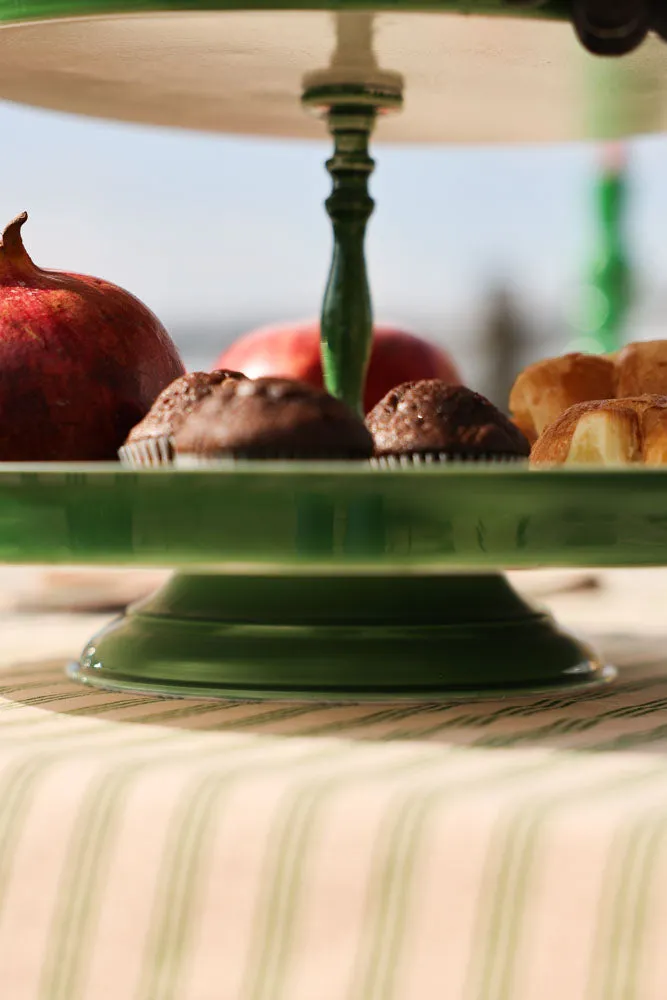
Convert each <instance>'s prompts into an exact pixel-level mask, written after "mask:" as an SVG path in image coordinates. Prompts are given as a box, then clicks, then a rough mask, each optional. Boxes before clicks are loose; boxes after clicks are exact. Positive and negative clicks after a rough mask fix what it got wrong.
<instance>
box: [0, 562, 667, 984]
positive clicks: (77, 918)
mask: <svg viewBox="0 0 667 1000" xmlns="http://www.w3.org/2000/svg"><path fill="white" fill-rule="evenodd" d="M662 579H663V587H664V591H663V592H664V593H665V595H667V586H665V582H666V581H665V578H664V577H663V578H662ZM635 590H636V588H635ZM586 599H587V598H584V597H582V598H581V599H580V602H579V604H580V605H581V602H582V601H583V603H584V604H585V601H586ZM588 600H590V601H592V600H593V598H592V597H591V598H588ZM627 603H628V602H626V604H627ZM629 603H632V602H631V601H629ZM591 616H592V618H593V619H594V618H595V615H594V614H593V613H592V612H591ZM58 623H59V624H58ZM95 624H97V623H96V622H95V623H93V622H92V621H90V620H88V619H87V618H86V619H85V620H84V619H78V618H71V619H68V618H63V617H62V616H61V617H60V618H58V617H57V616H53V617H51V618H48V619H47V618H42V617H34V616H32V617H16V615H12V614H8V615H7V616H6V617H5V618H4V619H2V621H0V645H1V646H2V656H1V658H0V659H1V664H2V666H1V668H0V984H1V985H0V997H2V1000H237V998H238V1000H430V998H436V997H437V998H439V1000H583V998H585V1000H634V998H637V1000H665V998H666V997H667V948H666V947H665V941H666V940H667V622H665V625H664V631H662V630H661V628H660V627H659V622H658V623H656V622H653V623H652V625H651V627H650V628H647V630H646V631H645V632H642V634H641V635H639V634H638V633H637V632H636V631H635V632H634V633H628V634H625V635H618V634H617V635H614V634H611V633H610V632H609V630H607V634H606V635H602V636H598V640H599V642H601V644H602V645H603V647H604V649H605V651H606V653H607V654H608V656H609V657H610V658H612V659H613V660H615V662H616V663H617V664H618V665H619V666H620V667H621V675H620V679H619V680H618V682H617V683H616V684H615V685H614V686H610V687H605V688H602V689H599V690H597V691H593V692H590V693H588V694H587V695H575V694H563V695H558V694H551V695H541V696H539V697H537V696H535V697H511V698H506V699H502V700H497V701H492V702H473V701H469V702H464V703H462V702H458V703H452V704H422V705H418V706H406V705H405V704H400V705H398V704H386V705H357V706H346V707H345V706H331V705H312V704H311V705H303V704H296V703H284V704H275V703H272V704H267V705H259V704H251V703H244V702H230V703H226V704H222V703H213V702H203V701H194V700H191V701H169V700H155V699H150V698H145V697H136V696H135V697H130V696H125V695H119V694H100V693H91V692H90V691H88V690H86V689H83V688H78V687H76V686H75V685H73V684H72V683H70V682H69V681H68V680H66V679H65V677H64V676H63V666H64V663H65V660H66V652H67V650H68V649H69V645H68V644H71V652H72V653H74V652H76V649H77V647H78V645H79V642H83V640H84V638H85V637H86V635H87V634H88V633H89V632H90V630H91V628H92V627H93V626H94V625H95ZM57 627H59V628H60V632H57V631H56V629H57ZM19 635H20V636H21V637H22V645H23V647H24V646H25V643H26V641H28V639H29V641H30V649H31V650H32V652H33V656H32V662H28V659H29V658H28V657H27V655H26V651H25V648H22V649H21V650H20V651H19V650H17V648H16V642H17V637H18V636H19ZM49 642H51V644H52V649H53V655H51V656H50V657H49V658H46V656H45V649H46V648H47V647H48V644H49ZM35 654H38V655H35ZM19 661H21V662H19Z"/></svg>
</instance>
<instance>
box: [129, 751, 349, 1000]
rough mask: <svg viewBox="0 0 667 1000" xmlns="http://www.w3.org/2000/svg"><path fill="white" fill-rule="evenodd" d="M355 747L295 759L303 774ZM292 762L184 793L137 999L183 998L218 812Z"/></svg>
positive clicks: (219, 778)
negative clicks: (244, 785)
mask: <svg viewBox="0 0 667 1000" xmlns="http://www.w3.org/2000/svg"><path fill="white" fill-rule="evenodd" d="M352 753H353V751H352V749H351V748H350V747H349V746H346V745H344V744H343V745H340V744H339V745H331V744H329V745H327V746H325V747H321V746H317V747H312V748H311V749H310V752H307V753H306V752H304V754H303V755H302V756H301V757H300V758H298V759H296V760H292V761H290V763H289V765H288V766H289V767H290V770H291V771H292V772H297V771H298V770H299V768H301V767H303V766H310V765H311V764H313V763H317V762H318V761H319V760H321V761H323V762H327V761H331V760H336V759H340V760H344V759H346V758H348V757H350V756H351V754H352ZM285 766H286V764H285V762H284V761H282V760H275V759H266V760H260V761H258V762H257V763H255V764H251V765H249V766H248V765H246V767H245V768H244V769H243V770H242V771H241V772H239V770H238V768H232V769H231V770H228V771H224V772H222V773H220V772H216V773H215V774H213V775H206V776H205V777H204V778H203V779H202V780H201V781H200V782H199V783H198V784H197V785H196V786H195V788H194V790H193V791H192V792H190V793H189V794H187V795H186V796H184V798H183V800H182V803H181V806H180V809H179V813H178V818H177V819H175V820H174V822H173V826H172V830H171V833H170V838H169V842H168V845H167V847H166V848H165V853H164V856H163V859H162V863H161V872H160V876H159V878H158V886H159V890H158V892H159V895H158V898H157V899H156V901H155V908H154V914H153V917H152V920H151V936H150V943H149V945H148V947H147V950H146V954H145V960H144V967H143V970H142V975H141V983H140V987H139V990H138V992H137V996H136V1000H154V998H156V997H160V998H161V1000H171V998H175V1000H178V995H179V994H178V990H179V987H180V983H181V978H182V976H183V974H184V968H183V961H184V956H185V955H186V954H187V943H188V939H189V936H190V935H191V934H192V932H193V922H194V912H195V902H196V899H197V896H198V894H199V892H200V891H201V886H202V882H203V878H204V875H205V870H206V859H207V857H209V856H210V854H209V852H210V850H211V846H212V845H211V840H210V834H211V823H212V819H213V815H214V811H215V810H216V809H219V808H220V806H221V802H222V800H223V798H224V796H226V795H227V794H228V793H229V792H230V791H231V789H232V787H233V786H234V784H235V783H237V782H238V781H241V780H243V781H246V780H248V778H252V777H257V776H258V775H266V774H269V773H270V772H271V771H274V770H280V769H282V768H284V767H285Z"/></svg>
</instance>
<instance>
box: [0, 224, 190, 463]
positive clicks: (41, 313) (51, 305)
mask: <svg viewBox="0 0 667 1000" xmlns="http://www.w3.org/2000/svg"><path fill="white" fill-rule="evenodd" d="M26 219H27V216H26V215H25V214H24V215H22V216H19V217H18V219H16V220H14V222H13V223H10V225H9V226H8V227H7V228H6V230H5V232H4V233H3V238H2V244H1V245H0V461H4V462H11V461H105V460H112V459H116V458H117V451H118V448H119V447H120V446H121V445H122V443H123V441H124V440H125V438H126V437H127V434H128V432H129V431H130V429H131V428H132V427H133V426H134V425H135V424H136V423H138V422H139V420H141V419H142V417H143V416H145V414H146V413H147V412H148V410H149V409H150V407H151V405H152V403H153V401H154V399H155V397H156V396H157V395H158V393H160V392H161V391H162V389H164V388H165V386H167V385H168V384H169V383H170V382H173V380H174V379H175V378H178V377H179V376H180V375H182V374H184V371H185V369H184V367H183V362H182V361H181V359H180V357H179V354H178V351H177V350H176V347H175V345H174V344H173V343H172V341H171V339H170V337H169V335H168V333H167V331H166V330H165V329H164V327H163V326H162V324H161V323H160V321H159V320H158V319H157V317H156V316H154V315H153V313H152V312H151V311H150V310H149V309H147V308H146V306H144V305H143V303H141V302H140V301H139V300H138V299H136V298H135V297H134V296H133V295H131V294H130V293H129V292H126V291H124V290H123V289H122V288H119V287H117V286H116V285H112V284H111V283H110V282H108V281H103V280H102V279H100V278H91V277H87V276H85V275H79V274H69V273H65V272H60V271H45V270H42V269H41V268H38V267H36V266H35V264H33V262H32V261H31V259H30V257H29V256H28V254H27V253H26V251H25V249H24V247H23V243H22V241H21V236H20V229H21V226H22V225H23V223H24V222H25V221H26Z"/></svg>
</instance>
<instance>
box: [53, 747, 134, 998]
mask: <svg viewBox="0 0 667 1000" xmlns="http://www.w3.org/2000/svg"><path fill="white" fill-rule="evenodd" d="M145 767H146V764H145V763H144V764H143V765H142V764H140V763H138V762H137V761H131V762H130V763H127V764H125V765H124V766H122V767H120V768H119V767H117V766H116V767H115V769H114V770H110V771H107V772H104V773H102V774H101V775H99V776H98V777H97V778H96V780H95V782H94V783H93V785H92V787H90V788H89V789H88V791H87V793H86V796H85V799H84V801H83V803H82V805H81V808H80V809H79V813H78V815H77V821H76V826H75V827H74V830H73V833H72V839H71V842H70V845H69V849H68V855H67V859H66V861H65V865H64V867H63V870H62V872H61V876H60V883H59V886H58V899H57V905H56V909H55V913H54V916H53V920H52V924H51V930H50V933H49V936H48V945H47V951H46V954H45V956H44V961H43V965H42V973H41V979H40V988H39V996H40V997H41V998H43V1000H74V998H75V997H79V996H81V987H82V978H83V974H84V963H86V962H87V961H89V959H90V955H91V952H90V940H89V938H90V935H91V931H92V926H91V924H92V921H91V917H92V915H93V914H94V913H96V910H97V906H98V898H99V894H100V892H101V890H102V887H103V885H104V882H105V880H106V876H107V873H108V869H109V857H110V851H111V847H112V845H113V842H114V840H115V837H116V835H117V829H118V821H119V814H120V812H121V809H122V808H123V806H124V804H125V799H126V798H127V795H128V792H129V790H130V788H131V786H132V782H133V781H134V780H135V779H136V777H137V775H138V773H140V772H141V771H142V770H143V769H144V768H145Z"/></svg>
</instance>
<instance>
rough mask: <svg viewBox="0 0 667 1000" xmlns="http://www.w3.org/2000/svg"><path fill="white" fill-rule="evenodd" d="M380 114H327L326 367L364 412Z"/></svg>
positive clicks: (332, 383)
mask: <svg viewBox="0 0 667 1000" xmlns="http://www.w3.org/2000/svg"><path fill="white" fill-rule="evenodd" d="M375 114H376V112H375V109H374V108H364V107H354V106H353V107H342V108H341V107H334V108H332V109H331V111H330V112H329V115H328V119H329V129H330V131H331V134H332V136H333V139H334V155H333V156H332V157H331V159H330V160H327V170H328V171H329V173H330V174H331V178H332V180H333V191H332V193H331V195H330V196H329V198H327V200H326V202H325V204H326V209H327V213H328V215H329V218H330V219H331V223H332V226H333V236H334V247H333V258H332V261H331V270H330V272H329V280H328V282H327V287H326V292H325V295H324V304H323V307H322V322H321V338H322V367H323V370H324V381H325V385H326V387H327V389H328V390H329V392H330V393H331V394H332V395H334V396H337V397H339V398H340V399H343V400H345V402H346V403H347V404H348V405H349V406H351V407H352V408H353V409H355V410H357V411H358V412H359V413H363V397H364V384H365V380H366V370H367V368H368V361H369V358H370V353H371V341H372V337H373V308H372V305H371V295H370V289H369V287H368V276H367V272H366V258H365V254H364V239H365V236H366V226H367V223H368V220H369V218H370V216H371V213H372V211H373V208H374V202H373V199H372V198H371V196H370V194H369V193H368V179H369V177H370V174H371V172H372V170H373V168H374V166H375V164H374V162H373V160H372V159H371V157H370V156H369V154H368V141H369V137H370V134H371V131H372V128H373V125H374V122H375Z"/></svg>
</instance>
